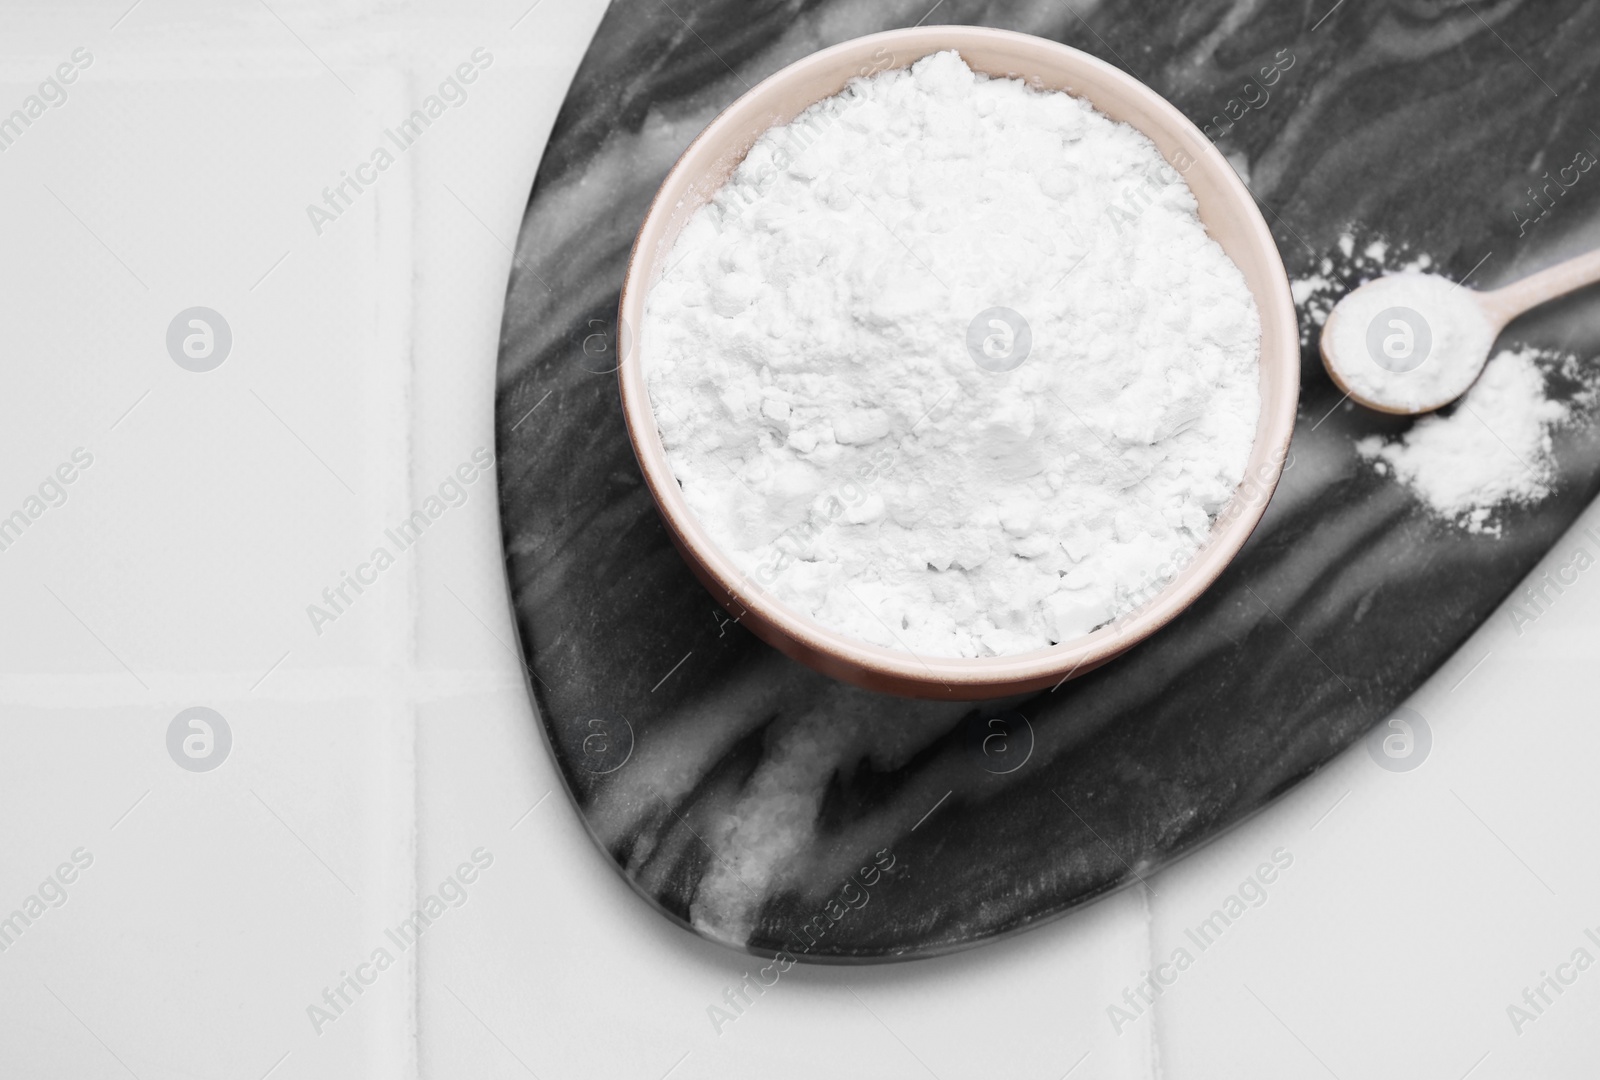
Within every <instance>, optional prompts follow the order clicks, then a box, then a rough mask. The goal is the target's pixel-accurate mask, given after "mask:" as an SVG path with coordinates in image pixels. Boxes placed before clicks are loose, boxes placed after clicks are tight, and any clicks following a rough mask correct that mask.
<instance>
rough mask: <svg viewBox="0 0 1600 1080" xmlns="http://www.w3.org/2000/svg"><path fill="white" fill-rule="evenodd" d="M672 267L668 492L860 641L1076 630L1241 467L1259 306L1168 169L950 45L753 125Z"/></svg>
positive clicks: (983, 642) (1089, 111)
mask: <svg viewBox="0 0 1600 1080" xmlns="http://www.w3.org/2000/svg"><path fill="white" fill-rule="evenodd" d="M1179 164H1180V166H1184V165H1186V164H1187V160H1186V159H1179ZM667 264H668V266H669V267H670V269H669V271H668V272H667V273H666V274H665V275H664V276H663V278H662V279H661V280H660V281H659V282H658V283H657V284H656V285H655V286H654V288H653V289H652V291H651V293H650V296H649V298H648V301H647V306H646V313H645V316H644V325H643V327H641V328H640V330H641V333H640V349H641V360H642V363H643V367H644V371H645V373H646V377H647V380H648V385H649V389H650V394H651V400H652V403H653V406H654V410H655V415H656V420H657V422H658V425H659V428H660V431H661V436H662V441H663V443H664V444H665V446H666V450H667V456H668V459H669V462H670V464H671V466H672V470H673V473H674V475H675V477H676V478H677V480H678V482H679V484H680V485H681V487H682V489H683V493H684V497H685V499H686V500H687V502H688V504H689V506H690V508H691V509H692V510H693V512H694V513H695V515H696V516H697V518H698V519H699V521H700V522H701V523H702V524H703V525H704V527H705V529H706V531H707V532H708V533H709V534H710V535H711V537H712V538H713V539H714V540H715V542H716V543H717V544H718V545H719V546H720V547H721V548H722V549H723V550H724V551H725V552H726V553H727V554H728V555H729V556H730V557H731V558H732V560H733V561H734V562H735V563H736V564H737V565H738V566H739V567H740V568H741V570H742V571H743V572H744V573H745V574H746V575H747V579H748V582H749V583H750V584H753V585H755V586H758V587H760V588H761V589H763V590H766V591H767V592H769V593H770V594H773V595H775V596H776V597H777V598H778V599H779V600H780V601H782V602H783V603H784V604H786V605H788V606H790V607H792V608H794V609H797V610H798V611H800V612H802V613H804V614H806V615H809V616H812V617H813V618H815V619H816V620H818V621H819V622H821V623H822V624H824V625H826V626H829V627H831V628H833V629H835V630H837V631H840V632H842V633H845V634H848V635H851V636H853V637H855V638H858V639H863V640H866V641H868V642H873V643H876V644H878V645H882V646H886V647H889V648H897V649H904V650H909V651H911V652H914V653H921V654H927V655H939V656H967V657H974V656H985V655H995V654H1013V653H1019V652H1024V651H1028V650H1032V649H1038V648H1043V647H1046V646H1048V645H1050V644H1052V643H1055V642H1059V641H1062V640H1065V639H1068V638H1073V637H1076V636H1079V635H1082V634H1086V633H1088V632H1089V631H1091V630H1093V629H1094V628H1096V627H1098V626H1101V625H1103V624H1105V623H1107V622H1109V621H1111V620H1113V619H1116V618H1117V617H1118V616H1120V615H1123V614H1126V613H1127V612H1129V611H1131V610H1133V609H1134V608H1135V607H1137V606H1138V605H1140V604H1141V603H1143V602H1145V601H1147V600H1149V599H1150V598H1152V597H1153V596H1154V595H1155V593H1156V592H1158V591H1159V590H1160V588H1161V587H1162V586H1164V585H1165V584H1166V583H1167V582H1169V581H1170V580H1171V579H1172V577H1173V576H1175V574H1176V573H1177V571H1178V570H1179V569H1180V568H1181V566H1182V565H1183V564H1184V563H1185V562H1186V561H1187V560H1188V559H1190V558H1191V557H1192V556H1193V555H1194V553H1195V552H1196V551H1197V550H1198V549H1199V548H1200V547H1201V545H1202V544H1204V543H1205V541H1206V539H1207V536H1208V534H1209V532H1210V529H1211V525H1212V522H1213V520H1214V519H1215V517H1216V516H1217V515H1218V513H1219V512H1221V511H1222V510H1223V509H1224V508H1225V507H1226V506H1227V505H1228V503H1229V500H1230V499H1231V498H1232V496H1233V494H1234V490H1235V488H1236V486H1237V485H1238V484H1239V483H1240V481H1241V479H1242V478H1243V477H1244V472H1245V467H1246V464H1247V461H1248V458H1249V455H1250V450H1251V447H1252V444H1253V442H1254V437H1255V429H1256V420H1257V416H1258V414H1259V411H1260V393H1259V378H1260V373H1259V342H1260V321H1259V316H1258V313H1257V311H1256V307H1255V302H1254V299H1253V297H1252V296H1251V293H1250V291H1249V289H1248V287H1247V286H1246V284H1245V281H1244V277H1243V275H1242V274H1241V273H1240V272H1239V270H1238V268H1237V267H1236V266H1234V265H1233V263H1232V262H1230V261H1229V259H1228V258H1227V256H1226V255H1225V254H1224V253H1223V251H1222V249H1221V248H1220V247H1219V246H1218V245H1217V244H1216V243H1215V242H1214V241H1213V240H1212V239H1211V238H1210V237H1209V236H1208V235H1207V234H1206V231H1205V227H1204V225H1203V224H1202V223H1201V222H1200V220H1199V217H1198V215H1197V212H1196V204H1195V200H1194V196H1193V194H1192V193H1191V192H1190V190H1189V189H1188V186H1187V185H1186V184H1185V183H1184V182H1183V179H1182V176H1181V175H1180V173H1179V172H1178V171H1177V170H1175V169H1173V168H1172V166H1170V165H1168V163H1167V162H1166V161H1165V160H1164V159H1163V158H1162V156H1161V154H1160V153H1159V151H1158V150H1157V149H1156V147H1155V145H1154V144H1153V143H1151V142H1150V141H1149V139H1147V138H1146V137H1145V136H1143V135H1141V134H1140V133H1138V132H1137V131H1135V130H1134V129H1133V128H1131V127H1129V126H1127V125H1125V124H1120V123H1116V122H1113V121H1111V120H1110V119H1108V118H1107V117H1105V116H1104V115H1102V114H1100V113H1099V112H1097V111H1095V110H1094V109H1093V108H1092V107H1091V106H1089V105H1088V104H1086V103H1085V102H1082V101H1080V100H1078V99H1076V98H1074V97H1071V96H1069V95H1067V94H1063V93H1054V92H1046V91H1038V90H1034V89H1032V88H1030V87H1028V86H1026V85H1024V84H1023V83H1022V82H1020V81H1017V80H1009V79H990V78H987V77H984V76H981V75H976V74H974V73H973V72H972V71H971V70H970V69H969V68H968V67H967V66H966V65H965V64H964V63H963V62H962V61H961V59H960V57H959V56H958V55H957V54H956V53H954V52H947V53H940V54H936V55H933V56H929V57H925V58H923V59H922V60H920V61H919V62H918V63H917V64H916V65H915V66H914V67H912V68H911V69H909V70H897V71H890V72H885V73H883V74H880V75H876V76H874V77H871V78H868V79H858V80H855V81H854V82H853V83H852V84H851V86H850V87H849V89H847V90H846V92H845V93H843V94H841V95H839V96H837V97H834V98H831V99H829V100H827V101H823V102H821V103H819V104H817V105H815V106H813V107H812V108H810V109H808V110H807V111H806V112H804V113H803V114H801V115H800V116H799V117H797V118H796V119H795V120H794V121H793V122H792V123H790V124H788V125H787V126H784V127H780V128H776V129H773V130H771V131H769V132H767V133H766V134H765V135H764V136H763V137H762V138H761V139H760V140H759V141H758V142H757V143H756V145H755V146H754V147H753V148H752V149H751V151H750V153H749V155H748V156H747V157H746V159H745V160H744V162H743V163H742V164H741V165H740V166H739V167H738V169H736V170H735V172H734V174H733V176H732V177H731V178H730V179H729V181H728V182H727V183H726V184H724V185H723V187H722V188H721V189H720V190H719V191H718V192H717V194H716V196H715V197H714V198H713V200H712V201H711V202H710V203H708V204H707V205H705V206H704V207H702V208H700V209H699V210H698V211H697V212H696V213H695V214H694V215H693V216H692V218H691V220H690V221H689V223H688V224H687V226H686V227H685V228H684V230H683V232H682V234H681V235H680V237H679V238H678V240H677V242H676V244H675V246H674V248H673V250H672V251H671V253H670V254H669V256H668V259H667Z"/></svg>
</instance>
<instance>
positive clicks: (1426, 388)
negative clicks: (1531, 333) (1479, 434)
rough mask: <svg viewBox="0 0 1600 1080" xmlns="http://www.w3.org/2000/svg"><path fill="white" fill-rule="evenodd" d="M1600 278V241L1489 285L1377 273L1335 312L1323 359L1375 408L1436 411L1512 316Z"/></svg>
mask: <svg viewBox="0 0 1600 1080" xmlns="http://www.w3.org/2000/svg"><path fill="white" fill-rule="evenodd" d="M1597 281H1600V250H1596V251H1590V252H1587V253H1586V254H1583V255H1579V256H1577V257H1575V258H1571V259H1568V260H1566V261H1565V262H1560V263H1557V264H1556V265H1554V266H1552V267H1550V268H1548V269H1546V270H1541V271H1539V272H1538V273H1537V274H1530V275H1529V276H1528V277H1525V278H1523V279H1522V280H1521V281H1514V282H1512V283H1511V284H1510V285H1505V286H1502V287H1501V288H1498V289H1493V290H1490V291H1487V292H1478V291H1477V290H1475V289H1468V288H1464V287H1463V286H1461V285H1458V284H1454V283H1452V282H1450V281H1449V280H1448V279H1447V278H1442V277H1439V276H1438V275H1436V274H1392V275H1389V276H1387V277H1381V278H1377V279H1375V280H1373V281H1369V282H1367V283H1366V284H1365V285H1362V286H1361V287H1360V288H1358V289H1356V290H1354V291H1353V292H1351V293H1350V294H1349V295H1348V296H1346V297H1345V298H1344V299H1343V300H1340V301H1339V303H1338V304H1337V305H1335V306H1334V309H1333V311H1331V312H1330V313H1329V314H1328V320H1327V322H1326V323H1325V324H1324V325H1323V327H1322V339H1321V348H1322V363H1323V366H1324V367H1326V368H1327V369H1328V375H1329V376H1330V377H1331V378H1332V379H1333V381H1334V384H1335V385H1336V386H1338V387H1339V389H1340V390H1343V391H1344V392H1345V394H1346V395H1348V396H1349V397H1350V399H1351V400H1352V401H1355V402H1357V403H1358V404H1361V405H1365V406H1366V407H1367V408H1369V409H1376V410H1377V411H1379V412H1385V413H1393V414H1395V415H1400V416H1406V415H1414V414H1417V413H1425V412H1432V411H1433V410H1435V409H1438V408H1442V407H1443V406H1445V405H1448V404H1450V402H1452V401H1454V400H1455V399H1456V398H1458V397H1460V396H1461V395H1462V394H1464V393H1466V392H1467V390H1468V388H1470V387H1471V386H1472V384H1473V383H1474V382H1476V381H1477V378H1478V376H1479V375H1481V374H1482V373H1483V368H1484V365H1485V364H1487V363H1488V362H1489V352H1490V349H1491V348H1492V347H1493V345H1494V340H1495V338H1496V337H1498V336H1499V334H1500V331H1501V330H1503V329H1505V326H1506V324H1507V323H1509V322H1511V321H1512V320H1513V319H1515V318H1517V317H1518V316H1519V315H1522V314H1524V313H1525V312H1528V311H1530V310H1532V309H1533V308H1536V307H1538V306H1539V305H1541V304H1545V303H1548V302H1549V301H1551V300H1554V299H1556V298H1557V297H1560V296H1565V295H1567V294H1568V293H1570V292H1574V291H1576V290H1578V289H1581V288H1583V287H1584V286H1585V285H1592V284H1594V283H1595V282H1597ZM1430 360H1431V361H1432V363H1431V364H1430V363H1429V361H1430Z"/></svg>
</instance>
